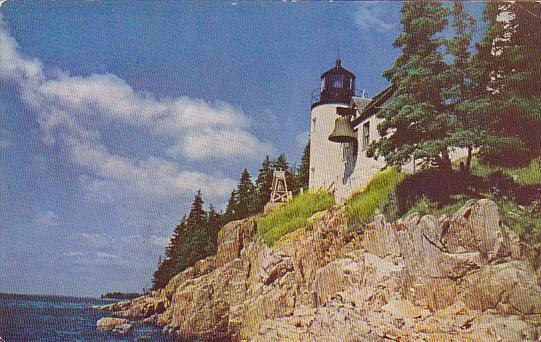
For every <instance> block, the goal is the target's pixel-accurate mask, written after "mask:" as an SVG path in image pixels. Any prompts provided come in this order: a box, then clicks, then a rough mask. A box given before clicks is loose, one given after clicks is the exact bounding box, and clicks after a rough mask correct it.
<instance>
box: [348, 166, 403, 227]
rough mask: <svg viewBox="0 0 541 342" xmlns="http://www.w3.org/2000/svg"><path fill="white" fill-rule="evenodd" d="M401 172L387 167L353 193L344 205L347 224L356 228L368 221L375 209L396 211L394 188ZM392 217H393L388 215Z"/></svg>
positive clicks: (388, 211) (400, 177)
mask: <svg viewBox="0 0 541 342" xmlns="http://www.w3.org/2000/svg"><path fill="white" fill-rule="evenodd" d="M401 179H402V174H401V173H399V172H398V171H397V170H396V169H395V168H387V169H385V170H384V171H380V172H378V173H376V174H375V175H374V177H372V179H371V180H370V182H369V183H368V185H367V187H366V189H365V190H363V191H361V192H358V193H356V194H354V195H353V196H352V197H351V198H350V199H349V201H348V202H347V205H346V214H347V218H348V224H349V226H350V227H351V228H353V229H356V228H359V227H361V226H362V225H364V224H366V223H368V222H370V220H372V218H373V217H374V215H375V214H376V211H378V210H379V211H385V212H387V213H391V216H393V215H392V214H393V212H396V210H394V208H395V207H396V204H393V203H396V197H395V194H394V192H395V189H396V187H397V185H398V183H399V182H400V180H401ZM390 219H393V217H390Z"/></svg>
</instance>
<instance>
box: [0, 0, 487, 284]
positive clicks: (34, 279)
mask: <svg viewBox="0 0 541 342" xmlns="http://www.w3.org/2000/svg"><path fill="white" fill-rule="evenodd" d="M0 2H2V1H0ZM470 8H471V9H472V10H473V13H474V14H475V16H476V17H479V15H480V9H481V5H480V4H473V5H470ZM399 9H400V4H398V3H244V2H241V3H238V4H237V3H226V2H219V3H218V2H216V3H212V2H203V3H195V2H192V3H190V2H181V3H179V2H129V3H128V2H116V1H115V2H110V1H108V2H99V1H98V2H95V1H92V2H71V1H69V2H63V1H55V2H37V1H7V2H4V3H3V4H2V5H1V8H0V16H1V17H0V20H1V23H0V25H1V27H0V156H1V157H0V158H1V160H0V168H1V169H0V196H1V197H0V200H1V203H0V279H1V280H2V281H0V292H18V293H50V294H67V295H99V294H101V293H104V292H107V291H112V290H121V291H139V290H141V288H142V287H144V286H148V285H150V279H151V275H152V272H153V271H154V270H155V268H156V264H157V261H158V256H159V255H160V254H162V253H163V250H164V246H166V245H167V243H168V239H169V236H170V235H171V233H172V230H173V228H174V225H175V224H176V223H177V222H178V221H179V219H180V217H181V216H182V215H183V214H184V213H186V211H187V209H188V206H189V204H190V202H191V201H192V198H193V195H194V193H195V191H196V190H197V189H201V190H202V192H203V198H204V200H205V201H206V203H207V204H209V203H214V204H215V205H217V206H218V207H220V208H223V206H224V204H225V203H226V201H227V198H228V196H229V194H230V192H231V190H232V189H233V187H234V186H235V185H236V183H237V180H238V176H239V174H240V172H241V171H242V169H243V168H244V167H247V168H248V170H249V171H250V172H251V173H252V175H253V176H254V175H255V174H256V172H257V169H258V167H259V165H260V163H261V161H262V159H263V157H264V155H265V154H270V155H271V156H275V155H276V154H278V153H281V152H283V153H285V154H286V156H287V158H288V160H289V161H290V162H297V161H298V160H299V158H300V155H301V152H302V150H303V148H304V144H305V141H306V135H307V131H308V129H309V111H310V93H311V91H312V90H313V89H315V88H316V87H318V85H319V76H320V74H321V73H322V72H323V71H325V70H326V69H328V68H330V67H332V66H333V65H334V61H335V59H336V57H337V51H338V47H339V48H340V57H341V58H342V60H343V65H344V66H345V67H346V68H347V69H349V70H351V71H352V72H353V73H355V74H356V76H357V87H358V88H361V89H366V90H367V92H368V95H369V96H370V95H374V94H376V93H377V92H378V91H380V90H382V89H383V88H384V87H385V86H386V85H387V81H386V80H385V79H384V78H383V76H382V72H383V71H384V70H385V69H387V68H389V67H390V66H391V65H392V63H393V62H394V59H395V58H396V56H397V55H398V51H397V50H395V49H393V48H392V42H393V40H394V38H395V37H396V35H397V34H398V32H399V31H400V23H399V22H400V13H399Z"/></svg>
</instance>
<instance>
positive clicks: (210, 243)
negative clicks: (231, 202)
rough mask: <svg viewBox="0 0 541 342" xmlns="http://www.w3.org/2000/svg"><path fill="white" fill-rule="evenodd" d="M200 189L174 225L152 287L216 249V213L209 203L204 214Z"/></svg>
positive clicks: (217, 222) (157, 286)
mask: <svg viewBox="0 0 541 342" xmlns="http://www.w3.org/2000/svg"><path fill="white" fill-rule="evenodd" d="M203 204H204V202H203V199H202V196H201V191H198V192H197V193H196V195H195V197H194V201H193V203H192V205H191V209H190V213H189V215H188V216H184V217H183V219H182V220H181V222H180V223H179V224H178V225H177V226H176V227H175V230H174V232H173V236H172V237H171V241H170V243H169V246H168V247H167V249H166V252H165V255H166V258H165V260H163V262H160V264H159V266H158V269H157V270H156V272H154V276H153V280H152V283H153V288H154V289H159V288H163V287H164V286H165V285H167V283H168V282H169V280H171V278H172V277H174V276H175V275H176V274H178V273H180V272H182V271H183V270H185V269H186V268H188V267H190V266H193V265H194V264H195V263H196V262H197V261H198V260H201V259H204V258H205V257H207V256H209V255H211V254H213V253H215V252H216V239H217V234H218V230H219V226H220V225H221V222H220V221H221V220H220V215H219V214H218V213H216V211H215V209H214V207H213V206H210V210H209V213H208V214H207V213H206V211H205V209H204V208H203Z"/></svg>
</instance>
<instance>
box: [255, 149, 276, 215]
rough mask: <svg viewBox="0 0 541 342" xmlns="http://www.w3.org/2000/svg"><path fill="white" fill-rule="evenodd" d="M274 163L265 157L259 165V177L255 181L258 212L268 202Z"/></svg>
mask: <svg viewBox="0 0 541 342" xmlns="http://www.w3.org/2000/svg"><path fill="white" fill-rule="evenodd" d="M273 165H274V161H271V160H270V158H269V156H265V160H263V163H262V164H261V168H260V169H259V175H258V176H257V179H256V181H255V186H256V192H257V198H258V211H261V210H263V208H264V207H265V204H267V203H268V202H269V201H270V195H271V187H272V178H273V173H274V168H273Z"/></svg>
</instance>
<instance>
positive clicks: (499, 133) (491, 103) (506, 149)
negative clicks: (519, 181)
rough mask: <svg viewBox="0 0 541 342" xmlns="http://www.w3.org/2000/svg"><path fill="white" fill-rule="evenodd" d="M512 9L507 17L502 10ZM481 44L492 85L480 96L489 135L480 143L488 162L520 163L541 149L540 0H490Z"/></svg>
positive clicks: (536, 154) (508, 164) (481, 55)
mask: <svg viewBox="0 0 541 342" xmlns="http://www.w3.org/2000/svg"><path fill="white" fill-rule="evenodd" d="M503 12H510V13H512V15H511V16H510V17H509V19H510V20H509V21H505V20H498V16H501V17H504V16H507V15H506V14H504V13H503ZM485 16H486V19H487V20H488V21H489V28H488V29H487V34H486V36H485V38H484V40H483V42H482V44H480V45H481V46H480V50H481V51H480V54H479V55H480V64H481V65H482V66H483V67H484V70H488V71H489V75H490V77H489V78H488V79H487V78H486V77H485V79H484V80H485V81H486V83H487V84H486V86H487V88H488V90H489V91H487V92H485V93H484V94H483V95H484V96H483V97H480V99H479V102H480V103H481V104H483V105H484V107H482V108H483V109H484V113H485V117H486V118H487V121H486V122H487V125H486V126H487V130H488V131H489V133H490V138H491V139H489V140H488V142H487V144H485V145H484V146H482V147H481V148H480V155H481V157H482V158H483V159H484V160H485V161H487V162H490V163H493V164H498V165H504V166H520V165H523V164H526V163H528V162H529V161H530V160H531V159H533V158H536V157H538V156H539V155H541V134H540V133H539V132H541V4H539V3H533V2H532V3H525V2H524V3H523V2H515V3H503V2H502V3H491V4H489V5H487V7H486V11H485Z"/></svg>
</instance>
